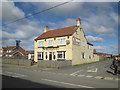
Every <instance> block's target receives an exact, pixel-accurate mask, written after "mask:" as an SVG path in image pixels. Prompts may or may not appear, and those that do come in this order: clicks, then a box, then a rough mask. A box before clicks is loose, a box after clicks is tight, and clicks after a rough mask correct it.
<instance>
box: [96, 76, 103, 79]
mask: <svg viewBox="0 0 120 90" xmlns="http://www.w3.org/2000/svg"><path fill="white" fill-rule="evenodd" d="M94 78H97V79H101V78H103V77H101V76H96V77H94Z"/></svg>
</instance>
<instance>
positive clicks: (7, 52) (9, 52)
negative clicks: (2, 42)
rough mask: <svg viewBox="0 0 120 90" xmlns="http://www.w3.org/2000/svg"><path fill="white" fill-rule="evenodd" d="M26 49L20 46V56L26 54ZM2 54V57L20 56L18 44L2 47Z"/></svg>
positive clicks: (0, 51)
mask: <svg viewBox="0 0 120 90" xmlns="http://www.w3.org/2000/svg"><path fill="white" fill-rule="evenodd" d="M25 54H26V51H25V49H23V48H22V47H20V56H25ZM0 56H1V57H15V56H18V49H17V48H16V46H7V47H2V48H1V49H0Z"/></svg>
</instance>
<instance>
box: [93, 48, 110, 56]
mask: <svg viewBox="0 0 120 90" xmlns="http://www.w3.org/2000/svg"><path fill="white" fill-rule="evenodd" d="M93 53H94V54H96V55H98V56H99V57H100V58H111V57H112V54H107V53H102V52H97V51H96V50H95V49H94V51H93Z"/></svg>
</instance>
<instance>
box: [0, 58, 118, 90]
mask: <svg viewBox="0 0 120 90" xmlns="http://www.w3.org/2000/svg"><path fill="white" fill-rule="evenodd" d="M110 64H111V60H107V61H104V62H99V63H93V64H87V65H84V66H73V67H67V68H61V69H50V68H49V69H48V68H44V69H43V68H42V69H41V68H37V67H36V66H34V67H29V68H28V67H27V68H26V67H22V66H12V65H3V68H2V73H1V74H2V75H3V88H6V87H12V85H11V84H12V83H9V82H11V81H12V79H14V78H15V80H16V84H17V88H19V87H21V84H22V82H21V81H20V82H19V83H17V79H21V80H25V81H26V83H27V81H30V82H33V83H38V84H42V85H43V87H44V85H47V86H48V87H49V86H52V87H57V88H75V89H77V88H116V89H117V88H118V86H119V85H118V84H119V83H118V81H119V78H118V75H113V74H112V73H108V72H107V71H110V72H113V70H111V69H110V68H109V66H110ZM6 76H7V77H6ZM11 77H12V79H10V80H9V79H7V78H11ZM8 80H9V81H8ZM7 83H9V84H10V85H9V86H7ZM20 83H21V84H20ZM33 86H34V85H33ZM26 87H27V88H29V86H27V85H26ZM33 88H34V87H33ZM38 88H40V87H39V86H38Z"/></svg>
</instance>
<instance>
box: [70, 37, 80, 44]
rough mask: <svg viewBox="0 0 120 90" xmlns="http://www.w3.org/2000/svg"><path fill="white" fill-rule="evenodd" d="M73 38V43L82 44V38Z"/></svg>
mask: <svg viewBox="0 0 120 90" xmlns="http://www.w3.org/2000/svg"><path fill="white" fill-rule="evenodd" d="M72 40H73V44H75V45H80V39H79V38H76V37H73V38H72Z"/></svg>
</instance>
